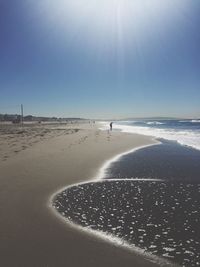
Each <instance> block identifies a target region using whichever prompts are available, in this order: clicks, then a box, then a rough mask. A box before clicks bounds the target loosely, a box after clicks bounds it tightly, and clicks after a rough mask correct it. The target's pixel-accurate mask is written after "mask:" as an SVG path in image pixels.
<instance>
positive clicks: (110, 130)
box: [110, 122, 113, 131]
mask: <svg viewBox="0 0 200 267" xmlns="http://www.w3.org/2000/svg"><path fill="white" fill-rule="evenodd" d="M112 125H113V122H111V123H110V131H112Z"/></svg>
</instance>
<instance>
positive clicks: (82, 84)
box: [0, 0, 200, 119]
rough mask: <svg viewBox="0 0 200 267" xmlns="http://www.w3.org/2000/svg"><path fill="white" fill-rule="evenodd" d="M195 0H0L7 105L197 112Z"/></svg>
mask: <svg viewBox="0 0 200 267" xmlns="http://www.w3.org/2000/svg"><path fill="white" fill-rule="evenodd" d="M199 25H200V2H199V1H198V0H193V1H190V0H173V1H172V0H169V1H162V2H161V1H159V0H134V1H130V0H124V1H120V0H107V1H106V0H101V1H100V0H77V1H72V0H60V1H59V3H58V2H55V1H52V0H41V1H33V0H16V1H15V3H11V2H9V1H6V0H2V1H1V2H0V38H1V42H0V59H1V60H0V95H1V97H0V113H17V112H18V111H19V105H20V104H21V103H23V104H24V108H25V114H26V115H28V114H32V115H36V116H37V115H42V116H57V117H85V118H96V119H98V118H104V119H106V118H108V119H109V118H130V117H160V116H165V117H181V118H184V117H186V118H199V117H200V108H199V99H200V55H199V47H200V31H199Z"/></svg>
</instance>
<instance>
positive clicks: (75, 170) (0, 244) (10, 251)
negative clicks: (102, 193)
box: [0, 124, 156, 267]
mask: <svg viewBox="0 0 200 267" xmlns="http://www.w3.org/2000/svg"><path fill="white" fill-rule="evenodd" d="M41 127H43V126H41ZM56 127H59V125H56ZM62 128H64V132H62V131H59V133H60V134H54V133H53V131H51V129H50V128H49V131H50V132H49V134H50V135H51V137H50V138H41V140H39V141H37V142H35V143H33V145H32V146H31V145H30V146H29V139H30V140H32V141H33V140H35V139H34V138H31V136H32V133H33V131H32V130H31V129H29V131H28V133H27V136H26V137H27V138H26V139H27V147H26V149H20V150H19V152H17V153H16V152H12V153H11V152H9V150H8V147H9V144H10V143H9V142H8V144H6V145H5V142H4V139H5V138H4V137H5V136H4V135H3V134H2V133H1V135H0V141H1V142H0V156H1V161H0V182H1V187H0V214H1V216H0V237H1V239H0V265H1V266H4V267H7V266H9V267H10V266H20V267H23V266H69V267H73V266H74V267H76V266H85V267H86V266H87V267H90V266H97V267H98V266H108V267H112V266H127V267H128V266H138V267H139V266H156V265H155V264H153V263H151V262H149V261H147V260H145V259H144V258H143V257H142V256H138V255H136V254H135V253H134V252H130V251H128V250H126V249H122V248H120V247H117V246H113V244H112V243H109V242H107V241H104V240H101V239H99V238H97V237H95V236H93V235H89V234H87V233H84V232H81V231H78V230H77V229H75V228H73V227H70V225H68V224H67V223H64V222H63V220H61V219H59V218H58V217H57V216H55V213H54V212H53V210H52V208H51V207H50V206H49V200H50V198H51V196H52V194H54V193H55V192H56V191H57V190H59V189H61V188H62V187H66V186H68V185H71V184H74V183H77V182H81V181H85V180H88V179H92V178H93V177H95V175H96V174H97V172H98V170H99V168H100V167H101V166H102V164H103V163H104V162H105V161H106V160H108V159H110V158H111V157H113V156H114V155H116V154H118V153H121V152H124V151H126V150H129V149H131V148H133V147H136V146H141V145H146V144H149V143H151V142H153V141H151V139H150V138H147V137H144V136H138V135H132V134H124V133H119V132H112V133H111V134H109V133H108V132H102V131H99V130H98V129H97V128H96V126H94V125H90V124H88V125H86V124H73V125H70V126H67V125H65V126H64V125H62ZM40 130H41V129H40ZM54 132H57V131H55V129H54ZM66 132H67V134H66ZM9 135H11V136H12V138H10V139H11V140H12V141H14V142H16V143H17V145H19V144H20V147H21V145H22V141H21V140H22V139H21V137H19V135H20V134H18V135H15V136H14V135H12V131H11V132H9ZM29 137H30V138H29ZM6 142H7V141H6ZM6 146H7V151H6ZM5 153H7V156H8V157H6V159H5V158H4V157H3V156H2V155H4V154H5Z"/></svg>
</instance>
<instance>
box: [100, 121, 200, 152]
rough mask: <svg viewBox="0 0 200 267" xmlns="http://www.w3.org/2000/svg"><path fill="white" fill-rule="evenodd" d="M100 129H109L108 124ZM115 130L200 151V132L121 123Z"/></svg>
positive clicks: (117, 124) (115, 125)
mask: <svg viewBox="0 0 200 267" xmlns="http://www.w3.org/2000/svg"><path fill="white" fill-rule="evenodd" d="M102 126H103V127H101V128H100V129H102V130H106V129H108V127H107V125H106V124H102ZM114 129H116V130H121V131H122V132H126V133H135V134H142V135H147V136H152V137H156V138H163V139H167V140H171V141H176V142H178V143H179V144H181V145H184V146H189V147H192V148H195V149H197V150H200V130H196V131H193V130H189V129H188V130H177V129H173V128H171V129H159V128H152V127H147V126H146V127H145V126H144V127H141V126H130V125H121V124H119V123H115V124H114Z"/></svg>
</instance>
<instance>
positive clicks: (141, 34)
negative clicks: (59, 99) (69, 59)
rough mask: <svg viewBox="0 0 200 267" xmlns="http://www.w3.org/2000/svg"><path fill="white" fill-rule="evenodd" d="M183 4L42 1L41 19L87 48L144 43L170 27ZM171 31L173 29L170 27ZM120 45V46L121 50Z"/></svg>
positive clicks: (125, 0)
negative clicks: (76, 39) (82, 42)
mask: <svg viewBox="0 0 200 267" xmlns="http://www.w3.org/2000/svg"><path fill="white" fill-rule="evenodd" d="M186 3H187V1H186V0H174V1H172V0H170V1H160V0H76V1H71V0H70V1H69V0H60V1H56V2H55V1H51V0H43V1H42V4H41V6H40V8H41V9H42V10H43V11H44V12H43V13H44V19H48V21H50V24H51V23H53V24H54V25H55V27H56V29H57V30H60V31H61V32H62V34H63V35H65V33H66V36H67V38H79V39H80V40H81V41H86V42H88V43H90V45H96V46H99V45H102V44H103V45H112V44H117V43H118V44H119V43H120V42H123V43H124V44H126V45H127V46H129V45H130V43H132V42H133V41H134V40H136V39H137V40H140V41H141V40H146V39H147V38H148V36H149V35H150V34H151V33H152V34H154V35H155V33H156V32H161V31H163V30H165V29H166V28H167V27H171V26H172V25H173V23H175V20H176V19H177V17H178V16H179V15H180V12H181V10H182V9H183V8H184V7H185V6H186ZM171 28H173V27H171ZM124 44H123V46H124Z"/></svg>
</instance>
